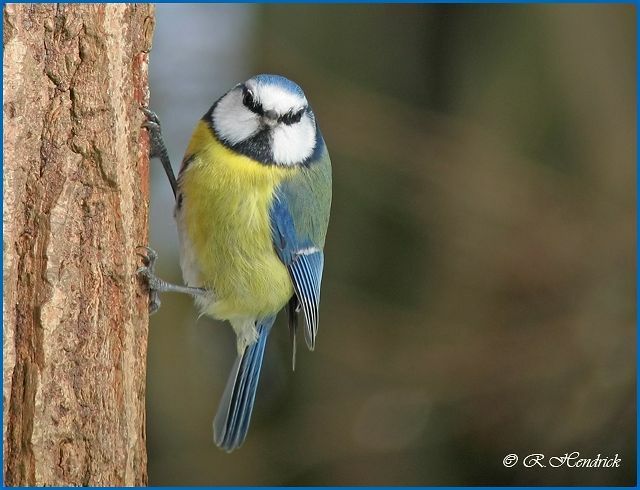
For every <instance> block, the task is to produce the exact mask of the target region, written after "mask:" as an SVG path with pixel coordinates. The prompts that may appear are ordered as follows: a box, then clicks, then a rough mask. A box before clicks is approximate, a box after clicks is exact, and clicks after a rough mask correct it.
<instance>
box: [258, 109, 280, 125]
mask: <svg viewBox="0 0 640 490" xmlns="http://www.w3.org/2000/svg"><path fill="white" fill-rule="evenodd" d="M262 122H263V123H264V124H265V125H266V126H269V127H270V128H272V127H274V126H275V125H276V124H278V114H277V113H276V111H265V112H264V114H263V116H262Z"/></svg>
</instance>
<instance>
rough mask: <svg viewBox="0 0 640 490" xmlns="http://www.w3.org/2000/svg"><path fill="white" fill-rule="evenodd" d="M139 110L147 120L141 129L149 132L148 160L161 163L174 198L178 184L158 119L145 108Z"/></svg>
mask: <svg viewBox="0 0 640 490" xmlns="http://www.w3.org/2000/svg"><path fill="white" fill-rule="evenodd" d="M140 110H141V111H142V112H143V113H144V115H145V116H146V118H147V119H146V121H145V122H144V123H142V127H143V128H147V130H149V144H150V149H149V158H159V159H160V161H161V162H162V166H163V167H164V171H165V172H166V174H167V178H168V179H169V184H171V189H172V190H173V195H174V197H175V195H176V194H177V192H178V182H177V181H176V176H175V174H174V173H173V167H171V160H169V153H168V152H167V147H166V145H165V144H164V139H163V138H162V130H161V128H160V119H159V118H158V115H157V114H156V113H155V112H153V111H151V110H149V109H147V108H146V107H141V108H140Z"/></svg>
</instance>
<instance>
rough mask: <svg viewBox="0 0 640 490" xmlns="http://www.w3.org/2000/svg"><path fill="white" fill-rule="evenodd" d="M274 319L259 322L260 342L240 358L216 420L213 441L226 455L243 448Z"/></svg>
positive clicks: (257, 341) (234, 366) (237, 360)
mask: <svg viewBox="0 0 640 490" xmlns="http://www.w3.org/2000/svg"><path fill="white" fill-rule="evenodd" d="M275 319H276V318H275V316H273V317H270V318H265V319H262V320H258V321H257V322H256V324H257V326H256V328H257V331H258V340H256V342H254V343H253V344H251V345H249V346H247V347H246V348H245V350H244V352H243V354H242V356H238V357H237V359H236V362H235V363H234V365H233V368H232V370H231V374H230V375H229V379H228V381H227V387H226V388H225V390H224V394H223V395H222V399H221V400H220V405H219V406H218V413H216V418H215V419H214V420H213V440H214V441H215V443H216V445H218V446H219V447H220V448H222V449H224V450H225V451H227V452H231V451H233V450H234V449H238V448H239V447H240V446H242V443H243V442H244V439H245V437H246V436H247V430H248V429H249V422H250V421H251V412H252V411H253V402H254V400H255V397H256V389H257V388H258V379H259V378H260V368H262V358H263V357H264V348H265V346H266V345H267V337H268V336H269V331H270V330H271V326H272V325H273V322H274V321H275Z"/></svg>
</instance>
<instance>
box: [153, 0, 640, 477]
mask: <svg viewBox="0 0 640 490" xmlns="http://www.w3.org/2000/svg"><path fill="white" fill-rule="evenodd" d="M635 15H636V13H635V7H634V6H632V5H562V6H557V5H545V6H535V5H517V6H506V5H502V6H496V5H493V6H488V5H486V6H482V5H358V6H349V5H273V4H270V5H267V4H263V5H166V4H165V5H158V6H157V26H156V34H155V41H154V50H153V51H152V55H151V64H150V69H151V94H152V95H151V106H152V107H153V108H154V109H155V110H156V111H157V112H158V113H159V115H160V117H161V119H162V121H163V129H164V132H165V136H166V139H167V141H168V144H169V147H170V150H171V153H172V158H173V164H174V167H176V168H177V167H178V165H179V163H180V159H181V157H182V152H183V151H184V148H185V147H186V145H187V142H188V138H189V134H190V132H191V130H192V128H193V127H194V125H195V123H196V121H197V120H198V119H199V118H200V117H201V116H202V115H203V114H204V113H205V112H206V111H207V109H208V108H209V106H210V105H211V104H212V103H213V102H214V101H215V99H217V98H218V97H219V96H220V95H222V94H223V93H224V92H225V91H226V90H228V89H229V88H230V87H232V86H233V85H234V84H235V83H238V82H240V81H243V80H245V79H247V78H249V77H250V76H252V75H253V74H256V73H260V72H267V73H279V74H283V75H285V76H287V77H289V78H291V79H293V80H294V81H296V82H298V83H299V84H300V85H301V86H302V87H303V88H304V89H305V91H306V94H307V97H308V99H309V100H310V102H311V104H312V105H313V107H314V110H315V112H316V114H317V117H318V120H319V122H320V125H321V128H322V130H323V133H324V136H325V139H326V141H327V144H328V147H329V149H330V153H331V157H332V162H333V175H334V201H333V207H332V217H331V223H330V226H329V234H328V239H327V247H326V269H325V275H324V281H323V289H322V295H323V296H322V305H321V306H322V307H321V311H322V313H321V317H322V321H321V326H320V332H319V337H318V343H317V347H316V351H315V352H313V353H309V352H307V351H306V349H304V348H303V346H302V344H300V345H299V347H300V349H299V353H298V364H297V367H296V372H295V373H292V372H291V369H290V345H289V336H288V332H287V329H286V326H285V322H284V315H282V317H281V318H280V319H279V325H278V326H277V327H278V328H276V329H275V330H274V332H273V334H272V335H271V338H270V341H269V346H268V353H267V356H266V361H265V367H264V370H263V375H262V378H261V384H260V387H259V390H258V396H257V401H256V406H255V410H254V417H253V422H252V427H251V429H250V431H249V436H248V438H247V441H246V443H245V445H244V446H243V447H242V448H241V449H240V450H239V451H236V452H234V453H232V454H230V455H229V454H225V453H223V452H222V451H220V450H219V449H217V448H216V447H215V446H214V445H213V442H212V429H211V421H212V418H213V415H214V413H215V410H216V407H217V403H218V400H219V398H220V396H221V393H222V390H223V388H224V384H225V381H226V378H227V374H228V371H229V369H230V366H231V364H232V362H233V357H234V356H235V342H234V338H233V334H232V331H231V328H230V327H229V326H228V325H227V324H223V323H221V322H215V321H213V320H210V319H207V318H200V319H198V318H197V312H196V310H195V308H194V307H193V305H192V303H191V301H190V300H189V299H188V298H184V297H181V296H171V295H166V296H165V297H164V298H163V306H162V309H161V311H160V312H159V313H158V314H157V315H155V316H154V317H152V321H151V331H150V343H149V358H148V360H149V365H148V366H149V368H148V403H147V411H148V419H147V430H148V432H147V435H148V442H149V478H150V483H151V484H154V485H168V484H187V485H189V484H194V485H195V484H197V485H221V484H224V485H229V484H231V485H234V484H238V485H329V484H330V485H354V484H369V485H376V484H384V485H395V484H403V485H436V484H437V485H450V484H459V485H460V484H465V485H471V484H505V485H508V484H521V485H526V484H634V483H635V475H636V468H635V464H636V463H635V462H636V445H635V444H636V425H635V424H636V422H635V419H636V392H635V391H636V390H635V387H636V379H635V356H636V339H635V335H636V333H635V318H636V311H635V295H634V293H635V273H634V270H635V260H636V257H635V240H636V237H635V198H636V196H635V192H636V190H635V182H636V168H635V162H636V152H637V147H636V139H635V137H636V94H635V90H636V66H635V59H636V53H635V39H636V27H635V26H636V20H635ZM176 242H177V239H176V232H175V223H174V221H173V218H172V202H171V191H170V188H169V186H168V184H167V182H166V179H165V177H164V175H163V172H162V169H161V166H160V165H159V163H158V162H154V163H153V203H152V235H151V245H152V246H154V247H155V248H156V249H157V250H158V251H159V252H160V264H159V267H160V269H159V272H160V274H161V275H162V276H164V277H165V278H167V279H171V280H174V281H180V280H181V279H180V277H181V275H180V271H179V267H178V258H177V248H176ZM572 451H579V452H580V453H581V455H582V457H590V458H592V457H595V456H596V455H597V454H598V453H600V454H601V455H603V456H609V457H613V455H614V454H616V453H617V454H618V455H619V457H620V458H621V459H622V467H621V468H612V469H602V468H593V469H576V468H556V469H553V468H545V469H542V468H532V469H527V468H523V467H522V465H521V464H517V465H516V466H515V467H513V468H505V467H504V466H503V465H502V460H503V458H504V457H505V455H507V454H509V453H516V454H518V455H520V456H521V457H522V456H524V455H526V454H530V453H543V454H545V455H547V456H561V455H563V454H564V453H566V452H572Z"/></svg>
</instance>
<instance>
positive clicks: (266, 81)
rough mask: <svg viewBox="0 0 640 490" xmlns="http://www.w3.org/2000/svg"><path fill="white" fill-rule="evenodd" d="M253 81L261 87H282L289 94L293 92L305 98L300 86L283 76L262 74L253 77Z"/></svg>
mask: <svg viewBox="0 0 640 490" xmlns="http://www.w3.org/2000/svg"><path fill="white" fill-rule="evenodd" d="M253 80H255V81H256V82H257V83H258V84H260V85H275V86H277V87H280V88H282V89H284V90H286V91H287V92H291V93H292V94H295V95H298V96H300V97H304V92H303V91H302V89H301V88H300V87H299V86H298V84H296V83H294V82H292V81H291V80H289V79H288V78H285V77H283V76H280V75H269V74H261V75H256V76H255V77H253Z"/></svg>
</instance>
